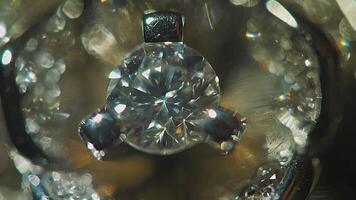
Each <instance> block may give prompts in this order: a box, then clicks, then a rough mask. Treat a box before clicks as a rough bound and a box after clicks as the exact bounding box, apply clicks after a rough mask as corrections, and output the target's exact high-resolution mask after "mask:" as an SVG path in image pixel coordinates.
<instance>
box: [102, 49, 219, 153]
mask: <svg viewBox="0 0 356 200" xmlns="http://www.w3.org/2000/svg"><path fill="white" fill-rule="evenodd" d="M109 78H110V79H111V83H110V85H109V89H108V97H107V101H108V107H109V109H110V110H111V111H112V112H113V113H114V114H115V115H116V117H117V118H118V120H120V121H122V122H123V123H122V124H124V125H125V129H126V132H125V135H122V136H123V137H124V139H125V140H126V142H127V143H129V144H130V145H131V146H133V147H135V148H137V149H139V150H142V151H144V152H149V153H155V154H172V153H176V152H179V151H181V150H184V149H186V148H188V147H190V146H192V145H193V144H196V143H199V142H202V141H204V139H205V138H206V134H205V133H204V131H202V130H201V128H200V126H199V125H198V124H199V121H200V120H199V119H200V118H201V115H202V114H203V111H204V110H205V109H207V108H210V107H215V106H217V105H218V104H219V100H220V88H219V80H218V77H217V76H216V74H215V72H214V70H213V68H212V67H211V65H210V64H209V63H208V62H207V61H206V60H205V59H204V57H203V56H202V55H200V54H199V53H198V52H197V51H196V50H194V49H191V48H189V47H188V46H186V45H184V44H182V43H155V44H144V46H141V47H140V48H138V49H137V50H136V51H134V52H133V53H131V55H129V56H128V57H127V58H126V59H125V60H124V61H123V63H122V64H121V65H119V67H117V68H116V69H114V70H113V71H112V72H111V73H110V75H109Z"/></svg>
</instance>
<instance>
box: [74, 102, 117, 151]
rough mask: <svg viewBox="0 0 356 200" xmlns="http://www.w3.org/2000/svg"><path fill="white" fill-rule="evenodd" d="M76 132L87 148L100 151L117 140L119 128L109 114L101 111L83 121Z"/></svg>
mask: <svg viewBox="0 0 356 200" xmlns="http://www.w3.org/2000/svg"><path fill="white" fill-rule="evenodd" d="M78 132H79V134H80V136H81V137H82V139H83V140H84V142H85V143H86V145H87V147H89V146H91V147H92V149H95V150H97V151H101V150H105V149H107V148H109V147H110V146H112V145H113V144H114V143H115V141H117V140H118V138H119V135H120V126H119V125H118V123H117V121H116V120H115V119H114V117H112V116H111V114H110V113H109V112H107V111H106V110H105V109H101V110H99V111H98V112H95V113H92V114H91V115H89V116H87V117H86V118H85V119H83V121H82V122H81V123H80V125H79V131H78ZM88 145H89V146H88Z"/></svg>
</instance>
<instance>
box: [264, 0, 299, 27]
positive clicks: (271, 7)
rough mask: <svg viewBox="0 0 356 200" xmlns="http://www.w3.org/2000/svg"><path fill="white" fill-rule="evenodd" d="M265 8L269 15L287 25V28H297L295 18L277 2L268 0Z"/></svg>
mask: <svg viewBox="0 0 356 200" xmlns="http://www.w3.org/2000/svg"><path fill="white" fill-rule="evenodd" d="M266 7H267V10H268V11H269V12H270V13H272V14H273V15H274V16H276V17H278V18H279V19H280V20H282V21H284V22H285V23H287V24H288V25H289V26H291V27H293V28H297V27H298V22H297V21H296V20H295V18H294V17H293V16H292V15H291V14H290V13H289V11H288V10H287V9H285V8H284V7H283V6H282V5H281V4H280V3H279V2H278V1H276V0H270V1H268V2H267V3H266Z"/></svg>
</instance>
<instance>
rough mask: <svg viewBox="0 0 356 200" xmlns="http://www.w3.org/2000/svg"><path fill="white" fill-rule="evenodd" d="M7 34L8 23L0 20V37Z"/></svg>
mask: <svg viewBox="0 0 356 200" xmlns="http://www.w3.org/2000/svg"><path fill="white" fill-rule="evenodd" d="M6 34H7V29H6V25H5V24H4V23H2V22H0V39H1V38H3V37H5V36H6Z"/></svg>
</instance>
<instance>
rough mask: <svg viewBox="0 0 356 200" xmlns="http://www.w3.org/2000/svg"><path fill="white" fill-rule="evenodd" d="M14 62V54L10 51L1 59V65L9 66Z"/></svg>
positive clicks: (6, 51)
mask: <svg viewBox="0 0 356 200" xmlns="http://www.w3.org/2000/svg"><path fill="white" fill-rule="evenodd" d="M11 60H12V53H11V51H10V50H5V51H4V53H3V54H2V57H1V63H2V64H3V65H8V64H10V63H11Z"/></svg>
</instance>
